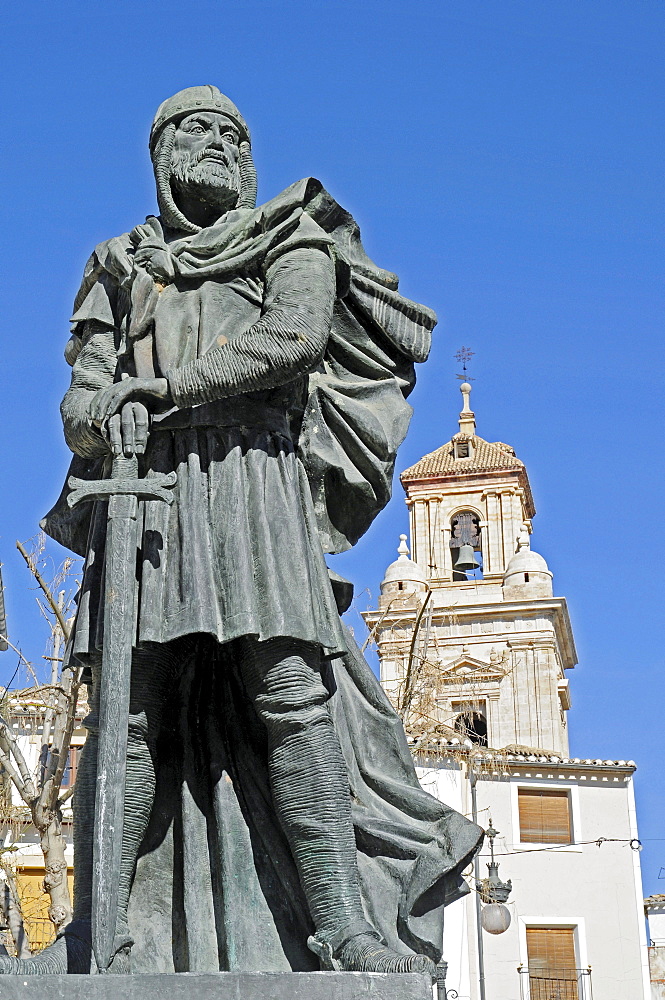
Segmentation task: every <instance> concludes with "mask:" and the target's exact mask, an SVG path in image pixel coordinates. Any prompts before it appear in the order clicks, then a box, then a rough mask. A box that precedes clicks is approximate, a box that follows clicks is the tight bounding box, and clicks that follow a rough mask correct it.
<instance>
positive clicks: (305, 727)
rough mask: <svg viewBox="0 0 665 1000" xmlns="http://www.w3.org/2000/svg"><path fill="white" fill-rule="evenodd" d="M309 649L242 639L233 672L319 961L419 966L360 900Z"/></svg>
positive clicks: (334, 751) (350, 967)
mask: <svg viewBox="0 0 665 1000" xmlns="http://www.w3.org/2000/svg"><path fill="white" fill-rule="evenodd" d="M320 663H321V660H320V653H319V651H318V650H317V649H316V647H313V646H308V645H306V644H304V643H298V642H296V641H295V640H293V639H272V640H269V641H268V642H261V643H259V642H255V641H251V640H247V641H246V642H245V656H244V657H243V677H244V681H245V685H246V687H247V690H248V692H249V694H250V696H251V697H252V698H253V701H254V704H255V707H256V710H257V712H258V714H259V716H260V717H261V719H262V720H263V722H264V723H265V725H266V728H267V730H268V742H269V755H270V756H269V768H270V781H271V787H272V794H273V800H274V803H275V808H276V811H277V815H278V817H279V820H280V823H281V825H282V827H283V829H284V831H285V833H286V836H287V839H288V841H289V846H290V848H291V852H292V854H293V857H294V859H295V862H296V865H297V868H298V873H299V875H300V881H301V883H302V886H303V889H304V891H305V896H306V898H307V902H308V904H309V909H310V913H311V915H312V919H313V920H314V924H315V926H316V934H315V935H314V937H311V938H310V939H309V941H308V945H309V947H310V949H311V950H312V951H314V952H315V953H316V954H317V955H318V956H319V958H320V960H321V963H322V965H323V966H324V968H337V969H341V970H342V971H348V972H422V973H425V974H426V975H429V976H431V977H432V979H434V978H435V975H436V966H435V965H434V962H432V961H431V960H430V959H429V958H427V957H426V956H424V955H415V954H407V955H402V954H399V953H398V952H396V951H394V950H393V949H391V948H389V947H388V946H387V945H386V944H384V943H383V942H382V941H381V939H380V935H379V934H378V933H377V932H376V930H375V929H374V928H373V927H372V925H371V924H370V923H368V921H367V919H366V917H365V914H364V911H363V906H362V899H361V892H360V876H359V873H358V865H357V855H356V842H355V833H354V829H353V820H352V816H351V797H350V794H349V779H348V772H347V768H346V762H345V760H344V756H343V753H342V748H341V746H340V743H339V737H338V735H337V732H336V730H335V727H334V725H333V722H332V718H331V715H330V712H329V711H328V707H327V704H326V703H327V700H328V698H329V692H328V690H327V689H326V688H325V686H324V684H323V682H322V677H321V666H320Z"/></svg>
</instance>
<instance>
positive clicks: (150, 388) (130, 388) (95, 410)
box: [90, 378, 172, 428]
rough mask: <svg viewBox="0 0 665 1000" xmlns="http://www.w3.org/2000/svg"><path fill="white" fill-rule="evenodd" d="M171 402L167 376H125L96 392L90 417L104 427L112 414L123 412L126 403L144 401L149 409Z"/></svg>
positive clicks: (165, 405)
mask: <svg viewBox="0 0 665 1000" xmlns="http://www.w3.org/2000/svg"><path fill="white" fill-rule="evenodd" d="M171 402H172V400H171V392H170V390H169V383H168V381H167V380H166V379H165V378H123V379H122V381H121V382H114V383H113V384H112V385H109V386H107V387H106V388H105V389H99V390H98V391H97V392H96V393H95V395H94V396H93V397H92V400H91V401H90V419H91V420H92V422H93V424H94V425H95V426H96V427H100V428H102V427H103V426H104V425H105V424H106V423H107V422H108V421H109V420H110V419H111V417H112V416H114V415H115V414H120V413H121V412H122V409H123V407H124V405H125V403H143V404H144V406H145V407H146V408H147V409H148V410H162V409H164V408H165V407H168V406H170V405H171ZM121 424H122V421H121Z"/></svg>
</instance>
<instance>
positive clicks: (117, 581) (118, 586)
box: [92, 463, 138, 972]
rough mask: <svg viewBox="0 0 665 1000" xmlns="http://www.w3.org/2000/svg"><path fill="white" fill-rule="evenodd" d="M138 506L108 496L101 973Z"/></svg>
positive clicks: (117, 861)
mask: <svg viewBox="0 0 665 1000" xmlns="http://www.w3.org/2000/svg"><path fill="white" fill-rule="evenodd" d="M114 464H115V463H114ZM137 506H138V504H137V499H136V497H135V496H131V495H125V496H121V495H118V496H112V497H111V499H110V500H109V514H108V517H109V520H108V528H107V534H106V572H105V601H104V642H103V651H102V670H101V686H100V706H99V749H98V755H97V788H96V794H95V829H94V840H93V884H92V946H93V951H94V955H95V960H96V962H97V967H98V969H99V971H100V972H106V970H107V969H108V967H109V965H110V963H111V960H112V958H113V955H114V939H115V934H116V923H117V917H118V896H119V888H120V869H121V862H122V840H123V824H124V808H125V772H126V758H127V729H128V720H129V695H130V683H131V665H132V643H133V638H134V599H135V591H136V544H137V537H136V512H137Z"/></svg>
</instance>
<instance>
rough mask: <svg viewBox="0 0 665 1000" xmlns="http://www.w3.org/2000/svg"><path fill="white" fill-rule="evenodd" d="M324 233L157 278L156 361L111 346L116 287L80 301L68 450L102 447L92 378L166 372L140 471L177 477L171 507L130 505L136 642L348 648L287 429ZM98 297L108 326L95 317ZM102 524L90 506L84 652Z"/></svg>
mask: <svg viewBox="0 0 665 1000" xmlns="http://www.w3.org/2000/svg"><path fill="white" fill-rule="evenodd" d="M321 235H322V237H323V234H321ZM321 243H322V245H321V246H320V247H316V246H311V245H309V246H305V247H299V246H297V241H296V240H293V239H291V241H290V242H289V246H288V248H287V249H286V250H285V252H284V253H282V254H280V255H279V256H276V257H275V256H273V259H272V260H271V262H270V264H269V266H268V267H267V268H265V269H262V268H261V269H260V268H258V267H250V268H249V269H248V270H247V271H245V272H244V273H243V272H241V273H240V274H234V275H232V276H230V277H227V276H224V277H223V278H222V279H204V280H197V279H196V278H194V279H192V278H189V279H187V280H185V281H180V283H179V285H178V284H176V283H173V284H170V285H168V286H166V287H165V288H164V289H163V290H161V292H159V291H158V299H157V302H156V306H155V309H154V319H153V326H152V330H151V335H150V336H151V340H152V343H151V351H150V363H151V365H152V369H153V370H152V371H150V372H147V371H145V362H144V361H143V360H142V357H141V354H140V351H139V349H138V347H137V346H136V345H134V349H133V350H130V351H125V352H124V353H121V354H120V356H118V347H119V346H120V345H119V341H120V331H121V330H122V327H123V317H122V316H121V315H120V309H121V308H122V305H123V296H122V294H119V292H120V289H117V290H115V289H113V287H112V285H110V283H109V282H108V280H106V281H105V293H106V294H105V295H100V291H99V289H98V288H93V289H92V290H91V291H90V292H89V293H88V297H87V298H88V300H89V302H88V305H89V306H90V307H91V308H92V309H94V313H95V314H96V315H93V316H90V315H85V313H86V311H87V310H86V309H85V303H84V304H83V307H82V308H81V309H79V310H78V314H77V316H76V317H75V319H76V321H77V322H82V319H81V317H82V316H83V318H84V320H85V331H84V343H83V347H82V350H81V353H80V354H79V356H78V358H77V360H76V362H75V364H74V367H73V379H72V386H71V389H70V390H69V392H68V394H67V398H66V399H65V402H64V404H63V414H64V416H65V429H66V434H67V437H68V441H69V444H70V446H71V447H72V448H73V449H74V450H76V451H77V452H78V453H79V454H84V455H90V453H91V451H98V450H100V449H102V448H104V447H105V445H104V443H103V442H102V441H101V439H100V438H99V437H98V435H97V434H96V432H95V431H94V430H93V429H91V428H90V427H89V426H88V425H87V423H86V422H85V420H83V419H82V416H83V410H84V408H85V407H86V405H87V403H88V401H89V399H90V396H91V394H92V393H93V392H94V391H95V390H96V388H98V387H99V386H100V385H103V384H108V383H110V382H112V381H113V380H114V379H116V380H117V379H118V378H119V377H120V376H121V375H122V374H125V373H127V374H134V373H136V374H138V375H139V376H141V375H148V374H150V375H152V374H155V375H157V376H160V375H165V374H167V372H168V374H169V379H170V385H171V390H172V394H173V397H174V400H175V403H176V406H175V407H174V408H173V409H172V410H170V411H169V412H168V413H166V414H162V415H160V416H159V417H158V418H157V419H155V421H154V423H153V426H152V430H151V434H150V438H149V445H148V449H147V453H146V455H145V458H144V460H143V462H142V466H143V469H142V472H143V474H145V475H146V476H148V477H149V476H150V475H151V474H153V473H156V472H165V471H171V470H175V471H176V473H177V476H178V481H177V494H176V502H175V503H174V504H173V505H172V506H171V507H169V506H167V505H166V504H163V503H160V502H159V501H147V502H142V503H141V504H140V511H139V518H140V522H139V523H140V524H141V537H140V544H139V556H138V577H139V594H138V616H137V641H138V642H139V643H141V642H145V641H153V642H160V643H161V642H167V641H169V640H171V639H174V638H176V637H178V636H181V635H185V634H191V633H210V634H212V635H213V636H215V637H216V638H217V639H218V641H219V642H222V643H223V642H228V641H229V640H231V639H234V638H237V637H239V636H243V635H256V636H258V638H259V639H260V640H265V639H269V638H272V637H274V636H290V637H293V638H296V639H301V640H304V641H306V642H311V643H316V644H318V645H320V646H321V647H323V649H324V650H325V651H326V653H327V654H328V655H330V654H333V653H336V652H341V651H342V650H343V649H344V648H345V647H344V643H343V640H342V638H341V634H340V625H339V615H338V612H337V607H336V604H335V602H334V599H333V596H332V591H331V588H330V583H329V580H328V572H327V568H326V565H325V561H324V558H323V553H322V550H321V545H320V543H319V539H318V535H317V529H316V521H315V517H314V513H313V507H312V499H311V493H310V489H309V484H308V481H307V477H306V474H305V471H304V469H303V466H302V463H301V461H300V460H299V458H298V457H297V455H296V453H295V450H294V445H293V440H292V436H291V430H290V420H291V419H293V416H294V414H296V413H297V412H298V410H299V409H302V400H303V393H304V382H303V375H304V373H305V372H307V371H308V370H309V369H311V368H312V367H313V366H315V365H316V364H317V363H319V361H320V360H321V357H322V356H323V352H324V348H325V344H326V341H327V339H328V335H329V330H330V323H331V317H332V307H333V301H334V293H335V273H334V265H333V262H332V260H331V257H330V254H329V253H328V248H327V245H326V240H325V238H323V239H322V241H321ZM294 244H296V245H294ZM114 291H115V293H116V294H115V295H114ZM106 303H107V304H108V307H109V308H110V309H111V312H112V313H113V314H114V315H113V328H109V327H106V326H102V325H101V324H102V322H103V320H104V318H105V315H104V306H105V304H106ZM144 339H145V338H141V340H139V341H138V344H139V345H140V347H144V344H143V340H144ZM142 369H143V370H142ZM271 383H272V387H270V386H271ZM247 390H249V391H247ZM252 390H254V391H252ZM219 397H231V398H219ZM105 533H106V511H105V504H102V503H99V504H97V507H96V510H95V513H94V515H93V519H92V526H91V535H90V540H89V546H88V554H87V558H86V569H85V577H84V584H83V588H82V593H81V598H80V604H79V612H78V616H77V622H76V635H75V640H74V646H73V651H74V652H75V653H76V654H77V655H79V656H81V655H85V654H87V653H90V652H91V650H92V649H93V648H97V649H99V648H100V647H101V634H100V632H101V626H102V624H103V613H102V612H101V610H100V595H101V594H102V588H103V581H102V567H103V552H104V538H105Z"/></svg>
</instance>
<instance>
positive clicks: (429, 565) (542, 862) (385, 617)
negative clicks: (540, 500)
mask: <svg viewBox="0 0 665 1000" xmlns="http://www.w3.org/2000/svg"><path fill="white" fill-rule="evenodd" d="M461 390H462V395H463V400H464V404H463V409H462V412H461V413H460V418H459V428H460V429H459V432H458V433H457V434H455V436H454V437H453V438H452V439H451V440H450V441H449V442H447V443H446V444H444V445H443V446H442V447H441V448H439V449H437V451H435V452H432V453H431V454H430V455H426V456H425V457H424V458H423V459H421V460H420V462H418V463H416V465H414V466H412V467H411V468H410V469H407V470H406V471H405V472H404V473H403V474H402V477H401V478H402V483H403V485H404V488H405V490H406V494H407V500H406V503H407V506H408V508H409V513H410V549H411V552H410V555H411V558H409V546H407V536H405V535H403V536H402V538H401V543H400V547H399V550H398V552H399V556H398V559H397V560H396V561H395V562H394V563H392V564H391V566H390V567H389V568H388V570H387V572H386V575H385V579H384V581H383V583H382V585H381V597H380V598H379V605H378V608H377V610H375V611H369V612H367V613H366V615H365V619H366V622H367V625H368V627H369V628H370V630H371V631H372V633H373V637H374V639H375V641H376V643H377V647H378V653H379V659H380V665H381V681H382V683H383V686H384V688H385V690H386V692H387V693H388V695H389V697H390V698H391V700H392V701H393V704H394V705H395V706H396V707H397V708H398V710H399V711H400V713H401V714H402V717H403V719H404V722H405V727H406V729H407V734H408V736H409V738H410V740H411V743H412V747H413V752H414V756H415V759H416V763H417V765H418V768H419V776H420V778H421V781H422V784H423V786H424V787H425V788H427V789H428V791H431V792H432V793H433V794H434V795H436V796H437V797H438V798H439V799H441V800H442V801H445V802H447V803H449V804H450V805H452V806H454V807H455V808H457V809H458V810H459V811H461V812H462V813H464V814H466V815H468V816H474V817H475V818H477V821H478V822H479V823H480V825H481V826H483V827H484V828H487V827H488V826H489V825H490V822H491V824H492V825H493V827H494V828H495V829H496V830H498V836H497V837H496V838H495V842H494V849H495V853H496V860H497V861H498V862H499V864H500V872H499V875H500V878H501V879H504V880H507V879H510V880H511V881H512V890H511V893H510V897H509V900H508V902H507V904H506V905H507V907H508V910H509V913H510V918H511V919H510V925H509V927H508V929H507V930H505V931H504V932H503V933H501V934H490V933H487V931H485V930H483V929H482V925H481V920H483V919H484V920H485V921H487V916H486V917H485V918H483V914H482V911H483V910H484V908H485V904H484V903H482V902H481V899H480V896H479V894H478V893H477V892H475V891H474V892H472V893H471V894H470V895H469V896H467V897H466V898H465V899H463V900H460V901H458V902H457V903H455V904H453V905H452V906H451V907H450V908H449V909H448V910H447V924H446V931H445V935H444V958H445V959H446V960H447V961H448V963H449V969H448V978H447V985H448V987H449V989H450V990H454V991H456V993H457V995H458V997H459V998H465V1000H466V998H469V1000H517V998H530V1000H551V998H556V1000H591V997H592V996H593V998H594V1000H646V998H647V997H649V996H650V976H649V964H648V953H647V940H646V932H645V924H644V911H643V907H644V902H643V897H642V885H641V874H640V864H639V841H638V839H637V838H638V834H637V823H636V818H635V805H634V796H633V775H634V772H635V765H634V764H633V763H632V762H631V761H624V760H598V759H591V758H585V759H581V758H577V757H571V756H570V749H569V746H568V730H567V713H568V711H569V710H570V707H571V697H570V690H569V680H568V674H569V672H570V671H571V670H572V669H573V667H574V666H575V664H576V662H577V657H576V651H575V643H574V639H573V634H572V629H571V624H570V619H569V616H568V610H567V607H566V601H565V599H564V598H562V597H556V596H554V592H553V585H552V574H551V573H550V571H549V569H548V567H547V563H546V562H545V560H544V559H543V557H542V556H540V555H538V554H537V553H536V552H534V551H533V550H532V548H531V544H530V537H531V531H532V519H533V517H534V515H535V507H534V503H533V497H532V494H531V489H530V486H529V480H528V476H527V472H526V469H525V467H524V465H523V463H522V462H521V461H520V460H519V459H518V458H517V457H516V455H515V453H514V451H513V449H512V448H511V447H510V446H508V445H505V444H503V443H500V442H496V443H491V442H488V441H485V440H483V439H482V438H480V437H479V436H478V435H477V434H476V425H475V416H474V414H473V412H472V411H471V409H470V405H469V399H470V392H471V387H470V386H469V385H468V384H467V383H465V384H463V385H462V386H461ZM488 860H489V851H488V848H487V844H486V846H485V847H484V848H483V850H482V851H481V856H480V858H479V859H477V861H476V865H475V870H474V871H470V872H468V873H467V875H468V879H467V880H468V882H469V885H470V886H471V887H472V888H473V887H475V886H476V885H478V884H479V881H480V880H481V879H484V878H486V877H487V875H486V870H485V863H486V861H488Z"/></svg>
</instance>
